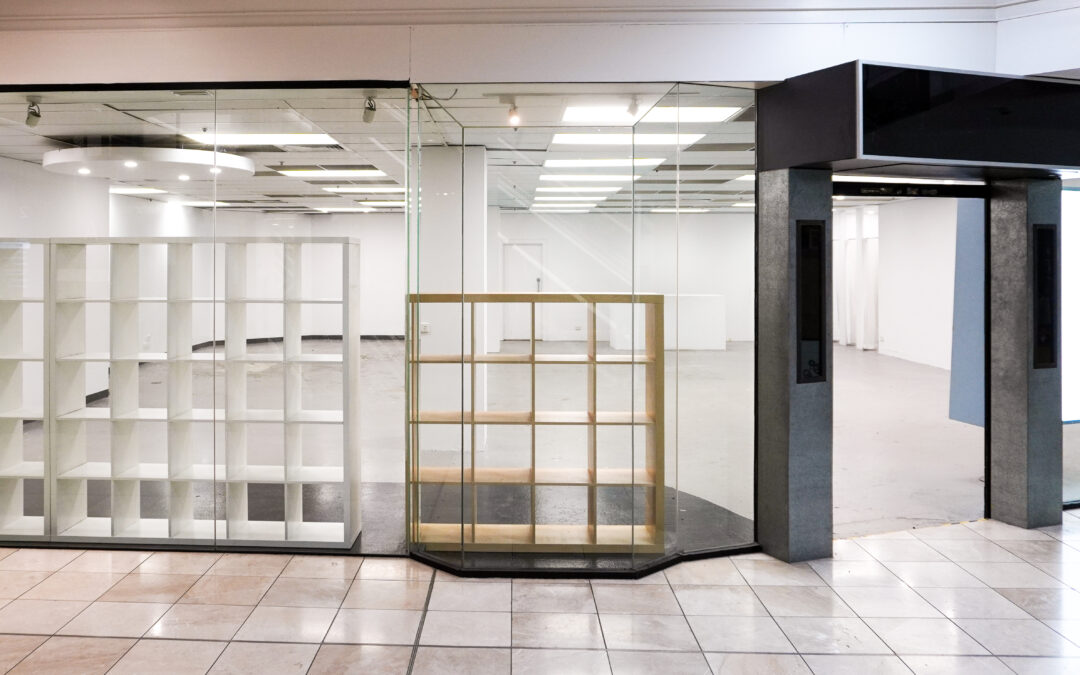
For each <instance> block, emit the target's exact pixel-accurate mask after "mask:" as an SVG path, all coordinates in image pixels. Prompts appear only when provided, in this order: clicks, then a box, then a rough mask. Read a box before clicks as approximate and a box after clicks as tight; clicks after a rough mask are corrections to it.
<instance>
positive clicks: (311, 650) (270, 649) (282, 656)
mask: <svg viewBox="0 0 1080 675" xmlns="http://www.w3.org/2000/svg"><path fill="white" fill-rule="evenodd" d="M318 649H319V646H318V645H311V644H307V645H304V644H267V643H255V642H230V643H229V646H228V647H226V648H225V651H223V652H222V653H221V656H219V657H218V660H217V662H216V663H215V664H214V667H213V668H211V669H210V672H211V673H221V674H223V675H225V674H227V675H267V674H268V673H274V675H289V674H290V673H296V675H303V673H305V672H306V671H307V669H308V666H310V665H311V661H312V659H314V658H315V652H317V651H318Z"/></svg>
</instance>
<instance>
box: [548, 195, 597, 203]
mask: <svg viewBox="0 0 1080 675" xmlns="http://www.w3.org/2000/svg"><path fill="white" fill-rule="evenodd" d="M607 198H608V196H607V195H590V196H588V197H575V196H574V195H552V196H551V197H545V196H543V195H536V196H535V197H533V201H538V202H543V201H548V202H595V201H600V200H602V199H607Z"/></svg>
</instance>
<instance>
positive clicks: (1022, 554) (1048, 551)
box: [1001, 541, 1080, 563]
mask: <svg viewBox="0 0 1080 675" xmlns="http://www.w3.org/2000/svg"><path fill="white" fill-rule="evenodd" d="M1001 547H1002V548H1004V549H1007V550H1008V551H1009V552H1010V553H1012V554H1014V555H1015V556H1018V557H1019V558H1021V559H1023V560H1025V561H1027V562H1030V563H1037V562H1043V563H1080V549H1077V548H1075V547H1073V546H1070V545H1068V544H1065V543H1062V542H1060V541H1003V542H1001ZM1007 562H1013V561H1007ZM1016 562H1018V561H1016Z"/></svg>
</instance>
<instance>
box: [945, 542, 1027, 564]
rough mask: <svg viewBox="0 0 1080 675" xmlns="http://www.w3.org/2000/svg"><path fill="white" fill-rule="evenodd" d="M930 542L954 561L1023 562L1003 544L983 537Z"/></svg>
mask: <svg viewBox="0 0 1080 675" xmlns="http://www.w3.org/2000/svg"><path fill="white" fill-rule="evenodd" d="M928 543H929V544H930V546H933V547H934V548H935V549H936V550H937V551H938V552H940V553H941V554H942V555H944V556H945V557H946V558H948V559H949V560H951V561H953V562H1023V560H1021V559H1020V558H1017V557H1016V556H1015V555H1013V554H1012V553H1009V551H1007V550H1006V549H1005V548H1004V547H1003V546H1002V545H1001V544H999V543H997V542H994V541H990V540H989V539H985V538H982V537H980V538H979V539H951V540H934V541H930V542H928ZM1002 543H1009V542H1002Z"/></svg>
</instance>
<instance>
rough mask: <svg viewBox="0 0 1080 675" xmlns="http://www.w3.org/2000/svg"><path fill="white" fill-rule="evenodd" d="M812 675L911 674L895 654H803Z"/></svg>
mask: <svg viewBox="0 0 1080 675" xmlns="http://www.w3.org/2000/svg"><path fill="white" fill-rule="evenodd" d="M803 660H805V661H806V663H807V664H808V665H809V666H810V668H811V670H813V671H814V675H867V674H868V673H873V674H874V675H911V670H909V669H908V667H907V666H905V665H904V662H903V661H901V660H900V658H899V657H897V656H861V655H847V654H803Z"/></svg>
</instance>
